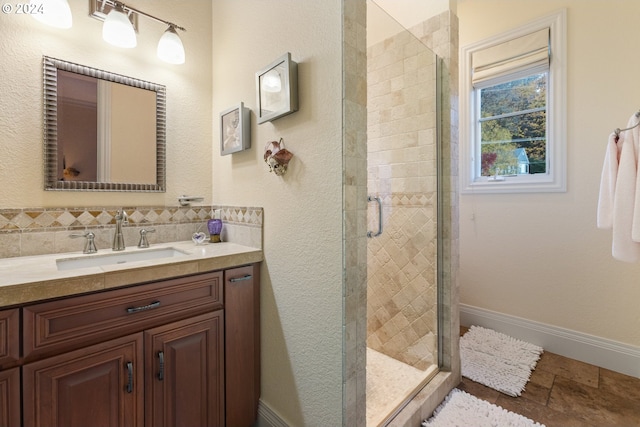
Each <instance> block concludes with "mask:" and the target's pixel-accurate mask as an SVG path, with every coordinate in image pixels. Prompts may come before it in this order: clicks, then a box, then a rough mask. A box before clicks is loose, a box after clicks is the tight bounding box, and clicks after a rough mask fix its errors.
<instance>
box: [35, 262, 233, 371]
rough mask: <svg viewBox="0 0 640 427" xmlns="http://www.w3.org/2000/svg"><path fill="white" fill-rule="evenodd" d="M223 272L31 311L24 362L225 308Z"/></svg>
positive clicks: (39, 306)
mask: <svg viewBox="0 0 640 427" xmlns="http://www.w3.org/2000/svg"><path fill="white" fill-rule="evenodd" d="M222 292H223V287H222V272H213V273H205V274H199V275H195V276H189V277H183V278H179V279H171V280H164V281H160V282H155V283H149V284H146V285H138V286H133V287H129V288H124V289H117V290H113V291H107V292H100V293H96V294H90V295H84V296H79V297H72V298H66V299H64V300H58V301H50V302H45V303H41V304H34V305H30V306H27V307H25V308H24V309H23V310H24V312H23V322H24V327H23V331H24V332H23V345H24V357H25V359H27V360H33V359H34V358H36V357H37V356H43V355H51V354H55V353H59V352H62V351H68V350H71V349H75V348H79V347H84V346H86V345H89V344H93V343H97V342H100V341H104V340H106V339H111V338H115V337H118V336H122V335H125V334H130V333H133V332H138V331H142V330H143V329H145V328H150V327H154V326H158V325H162V324H164V323H167V322H170V321H174V320H180V319H184V318H187V317H191V316H193V315H196V314H200V313H205V312H208V311H212V310H216V309H219V308H222V301H223V295H222Z"/></svg>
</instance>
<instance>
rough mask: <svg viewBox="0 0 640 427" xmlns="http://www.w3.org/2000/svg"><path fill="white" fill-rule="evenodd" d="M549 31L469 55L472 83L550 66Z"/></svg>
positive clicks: (537, 32)
mask: <svg viewBox="0 0 640 427" xmlns="http://www.w3.org/2000/svg"><path fill="white" fill-rule="evenodd" d="M549 55H550V52H549V28H544V29H542V30H538V31H536V32H534V33H530V34H527V35H524V36H521V37H518V38H515V39H512V40H509V41H506V42H503V43H500V44H497V45H494V46H491V47H488V48H485V49H480V50H477V51H475V52H473V53H472V54H471V66H472V69H473V74H472V82H473V84H474V85H476V84H477V83H480V82H483V81H486V80H488V79H492V78H495V77H500V76H503V75H505V74H511V73H514V72H517V71H520V70H523V69H526V68H531V67H534V66H540V65H546V66H547V67H548V66H549Z"/></svg>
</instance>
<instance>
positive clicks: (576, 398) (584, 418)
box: [458, 328, 640, 427]
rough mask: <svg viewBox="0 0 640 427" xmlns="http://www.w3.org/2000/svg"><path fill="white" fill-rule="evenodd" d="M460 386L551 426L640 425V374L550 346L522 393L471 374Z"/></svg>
mask: <svg viewBox="0 0 640 427" xmlns="http://www.w3.org/2000/svg"><path fill="white" fill-rule="evenodd" d="M466 330H467V329H466V328H460V335H463V334H464V332H466ZM458 388H459V389H461V390H464V391H466V392H467V393H470V394H473V395H474V396H476V397H478V398H480V399H484V400H487V401H489V402H491V403H494V404H496V405H498V406H501V407H503V408H505V409H507V410H509V411H512V412H516V413H518V414H521V415H524V416H525V417H527V418H531V419H532V420H534V421H537V422H539V423H542V424H545V425H546V426H547V427H574V426H575V427H578V426H579V427H634V426H635V427H638V426H640V379H638V378H635V377H630V376H627V375H622V374H619V373H617V372H613V371H610V370H608V369H604V368H599V367H597V366H594V365H590V364H588V363H584V362H580V361H577V360H574V359H569V358H566V357H563V356H560V355H557V354H554V353H549V352H546V351H545V352H544V353H543V354H542V357H541V358H540V360H539V361H538V364H537V366H536V369H535V370H534V371H533V374H532V375H531V379H530V381H529V383H528V384H527V386H526V389H525V391H524V392H523V393H522V395H521V396H520V397H517V398H514V397H510V396H507V395H505V394H502V393H500V392H498V391H496V390H493V389H491V388H488V387H485V386H483V385H482V384H478V383H476V382H473V381H471V380H469V379H467V378H463V379H462V383H461V384H460V385H459V386H458Z"/></svg>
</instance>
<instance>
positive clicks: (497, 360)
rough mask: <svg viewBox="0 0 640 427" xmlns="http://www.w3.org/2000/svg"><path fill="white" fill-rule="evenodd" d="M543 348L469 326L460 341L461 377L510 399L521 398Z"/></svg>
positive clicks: (488, 330)
mask: <svg viewBox="0 0 640 427" xmlns="http://www.w3.org/2000/svg"><path fill="white" fill-rule="evenodd" d="M541 354H542V347H539V346H537V345H533V344H529V343H528V342H524V341H520V340H518V339H515V338H512V337H510V336H508V335H505V334H502V333H500V332H496V331H493V330H491V329H486V328H482V327H480V326H472V327H471V328H470V329H469V331H468V332H467V333H466V334H464V335H463V336H462V338H460V359H461V363H462V376H464V377H467V378H469V379H470V380H473V381H476V382H479V383H480V384H484V385H486V386H487V387H491V388H493V389H495V390H498V391H499V392H502V393H504V394H508V395H509V396H514V397H517V396H520V394H521V393H522V391H523V390H524V387H525V385H526V384H527V382H528V381H529V377H530V376H531V371H532V370H533V369H535V367H536V363H537V362H538V360H539V359H540V355H541Z"/></svg>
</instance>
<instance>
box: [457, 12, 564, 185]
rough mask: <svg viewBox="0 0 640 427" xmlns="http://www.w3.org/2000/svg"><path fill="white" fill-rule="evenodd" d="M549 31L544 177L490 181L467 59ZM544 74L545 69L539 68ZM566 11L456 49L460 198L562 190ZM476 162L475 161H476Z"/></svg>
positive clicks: (534, 68)
mask: <svg viewBox="0 0 640 427" xmlns="http://www.w3.org/2000/svg"><path fill="white" fill-rule="evenodd" d="M544 28H549V37H550V47H551V56H550V62H549V68H548V76H547V106H546V107H547V135H546V136H547V152H546V157H547V173H544V174H542V173H541V174H533V175H518V176H509V177H505V178H504V179H503V180H493V179H491V178H489V177H483V176H481V173H480V155H479V153H480V138H479V129H480V125H479V121H478V118H477V114H478V113H479V110H480V96H479V89H478V87H476V88H474V87H473V85H472V82H471V78H472V75H471V70H472V68H471V67H472V63H471V56H472V54H473V53H474V52H475V51H478V50H482V49H486V48H488V47H491V46H494V45H496V44H500V43H504V42H506V41H509V40H512V39H516V38H518V37H522V36H524V35H527V34H530V33H532V32H535V31H538V30H542V29H544ZM545 70H546V67H545ZM565 70H566V10H565V9H563V10H560V11H558V12H555V13H553V14H551V15H548V16H545V17H542V18H539V19H537V20H535V21H533V22H530V23H528V24H525V25H522V26H520V27H518V28H515V29H513V30H510V31H506V32H504V33H501V34H498V35H495V36H493V37H490V38H487V39H485V40H482V41H479V42H476V43H473V44H470V45H467V46H464V47H463V48H461V50H460V88H461V90H460V142H461V150H460V178H461V180H460V183H461V188H460V192H461V194H477V193H529V192H531V193H534V192H565V191H566V143H567V141H566V71H565ZM539 71H540V67H539V66H532V67H530V68H527V69H526V70H524V71H519V72H514V73H512V74H509V75H507V76H502V77H496V78H495V79H491V80H488V81H486V82H483V83H481V84H479V85H478V86H479V87H482V88H484V87H488V86H492V85H495V84H499V83H500V82H506V81H511V80H516V79H518V78H522V77H524V76H526V75H530V74H532V73H535V72H539ZM476 159H477V161H476Z"/></svg>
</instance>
